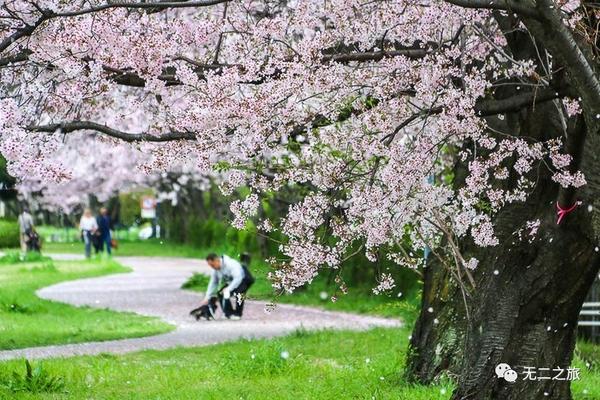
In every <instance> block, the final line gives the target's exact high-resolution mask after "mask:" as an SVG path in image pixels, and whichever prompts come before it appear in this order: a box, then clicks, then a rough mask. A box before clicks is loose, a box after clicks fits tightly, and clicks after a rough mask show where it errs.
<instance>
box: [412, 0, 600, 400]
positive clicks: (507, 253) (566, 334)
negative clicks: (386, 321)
mask: <svg viewBox="0 0 600 400" xmlns="http://www.w3.org/2000/svg"><path fill="white" fill-rule="evenodd" d="M536 4H537V10H536V11H537V12H538V13H539V14H538V16H539V18H536V19H533V18H531V19H530V18H524V20H523V22H524V23H525V25H526V26H527V28H528V32H526V31H524V30H522V29H520V28H519V27H518V24H519V23H520V22H519V20H518V19H517V18H516V16H515V15H513V14H510V13H509V14H508V16H502V15H501V14H500V13H496V14H495V15H496V20H497V22H498V24H499V25H500V26H501V27H502V29H503V30H504V31H505V32H506V33H505V36H506V39H507V42H508V46H509V48H510V51H511V53H512V55H513V57H514V58H515V59H527V58H532V59H536V58H538V57H537V56H536V55H537V54H543V51H544V49H546V50H548V51H549V52H550V54H552V55H553V56H554V58H555V59H554V60H553V64H554V65H551V66H550V65H545V66H544V67H545V69H548V70H553V71H554V73H553V74H552V78H551V79H552V81H551V83H550V84H551V86H552V87H554V88H555V89H556V90H557V91H563V90H565V91H567V92H568V93H569V95H571V96H572V97H579V98H580V100H582V106H583V110H584V111H583V117H580V118H578V119H577V120H576V121H574V120H573V119H571V120H570V121H567V120H568V118H567V117H566V116H565V114H564V111H563V110H562V109H561V106H560V105H559V103H558V102H548V103H544V104H538V105H535V106H534V107H529V108H527V109H523V110H521V111H519V112H517V113H513V114H510V115H508V116H507V121H506V126H504V127H499V130H501V131H503V132H510V133H511V134H516V135H517V136H526V137H528V138H531V139H535V140H548V139H550V138H556V137H560V138H566V147H567V149H566V150H567V152H568V153H569V154H571V155H572V156H573V157H574V160H575V163H574V165H573V166H572V168H573V169H577V168H579V169H580V170H581V171H582V172H583V173H584V174H585V176H586V179H587V181H588V185H586V186H585V187H584V188H582V189H581V190H579V191H577V192H575V191H574V190H563V189H559V187H558V185H557V184H556V183H555V182H553V181H552V180H551V179H550V174H549V173H548V172H547V171H544V169H540V172H539V173H540V175H539V177H538V181H537V185H536V188H535V190H534V192H533V193H532V195H531V196H530V197H529V199H528V200H527V202H526V203H523V204H514V205H511V206H509V207H506V208H505V209H503V210H501V212H500V213H499V214H498V215H497V216H496V218H495V221H494V223H495V226H496V227H497V232H498V237H499V239H500V244H499V245H498V246H496V247H493V248H487V249H480V248H477V247H476V246H475V245H474V244H473V243H471V242H469V241H468V240H465V241H463V242H461V243H460V249H461V252H462V253H463V254H464V255H465V258H466V259H469V258H470V257H472V256H474V257H476V258H478V259H479V260H480V262H479V266H478V267H477V270H476V271H475V273H474V278H475V286H476V287H475V289H472V290H469V292H468V293H467V304H468V313H467V308H466V307H465V304H464V303H465V302H464V301H463V293H462V291H461V290H460V289H459V287H458V286H457V284H456V282H454V281H453V280H452V278H451V276H450V274H449V272H448V271H446V270H445V269H444V268H443V267H442V265H441V263H438V262H435V261H434V262H433V263H431V264H430V265H429V266H428V267H427V268H426V269H425V271H424V290H423V297H422V305H421V312H420V315H419V319H418V321H417V323H416V326H415V329H414V332H413V336H412V339H411V343H410V348H409V357H408V363H407V375H408V377H409V378H411V379H414V380H417V381H420V382H424V383H429V382H431V381H433V380H435V379H436V378H437V377H439V376H440V375H442V374H443V373H447V374H449V375H450V376H454V377H455V378H457V379H456V380H457V389H456V390H455V392H454V393H453V396H452V398H453V400H459V399H460V400H467V399H494V400H495V399H500V400H517V399H519V400H521V399H528V400H537V399H556V400H559V399H560V400H567V399H570V398H571V393H570V382H569V381H566V380H541V381H528V380H523V375H522V374H521V375H519V379H518V380H517V381H516V382H515V383H509V382H507V381H505V380H504V379H499V378H497V377H496V374H495V371H494V370H495V367H496V365H497V364H499V363H507V364H509V365H511V366H512V367H513V369H515V370H516V371H517V372H519V373H521V372H522V370H523V367H535V368H550V369H552V368H557V367H558V368H567V367H569V366H570V365H571V361H572V356H573V349H574V345H575V339H576V325H577V319H578V315H579V310H580V308H581V305H582V303H583V301H584V298H585V295H586V294H587V292H588V291H589V288H590V286H591V284H592V282H593V280H594V278H595V276H596V274H597V273H598V270H599V267H600V252H598V247H597V246H599V245H598V243H599V239H600V238H599V236H600V213H599V212H598V211H597V210H598V209H599V207H600V196H599V195H600V175H599V172H600V151H599V150H600V138H599V135H598V130H599V128H598V125H599V123H598V121H597V119H598V117H597V115H600V113H599V112H600V100H599V99H600V90H598V88H599V87H600V86H599V85H598V79H597V73H596V72H594V70H597V69H598V66H597V63H596V62H595V61H593V60H594V59H593V57H591V55H590V54H591V52H590V51H589V48H588V44H587V43H584V41H583V40H582V38H578V37H576V36H573V35H571V34H570V33H569V32H568V31H567V30H565V29H564V28H563V26H562V22H561V21H560V19H559V18H558V17H557V14H556V13H555V11H553V8H552V7H550V6H551V5H552V3H550V2H548V1H546V0H540V1H539V2H537V3H536ZM561 66H563V68H561ZM540 72H541V74H540V75H543V71H540ZM504 95H506V93H503V92H502V91H497V92H495V93H494V96H495V97H496V98H502V97H503V96H504ZM462 169H464V166H463V165H457V174H456V176H457V177H458V178H459V179H460V176H461V170H462ZM513 183H514V182H513ZM575 201H581V202H582V205H581V206H580V207H578V208H577V209H576V210H575V211H574V212H572V213H570V214H569V215H568V216H567V217H566V218H565V219H564V221H563V222H562V223H561V224H560V225H557V223H556V222H557V215H556V204H557V202H558V203H559V204H560V205H561V206H562V207H569V206H571V205H572V204H574V202H575ZM537 219H539V220H540V221H541V224H540V228H539V234H538V236H537V237H535V239H533V240H531V241H530V240H529V238H528V237H525V238H522V239H519V238H518V237H517V235H515V232H516V231H518V229H519V228H521V227H522V226H523V224H524V223H525V221H531V220H537Z"/></svg>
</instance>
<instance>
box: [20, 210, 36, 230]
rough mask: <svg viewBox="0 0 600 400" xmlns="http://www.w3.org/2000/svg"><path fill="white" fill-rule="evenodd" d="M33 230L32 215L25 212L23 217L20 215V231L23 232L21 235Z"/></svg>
mask: <svg viewBox="0 0 600 400" xmlns="http://www.w3.org/2000/svg"><path fill="white" fill-rule="evenodd" d="M31 228H33V217H32V216H31V214H29V213H28V212H26V211H24V212H23V213H22V214H21V215H19V229H20V230H21V233H25V232H27V230H28V229H31Z"/></svg>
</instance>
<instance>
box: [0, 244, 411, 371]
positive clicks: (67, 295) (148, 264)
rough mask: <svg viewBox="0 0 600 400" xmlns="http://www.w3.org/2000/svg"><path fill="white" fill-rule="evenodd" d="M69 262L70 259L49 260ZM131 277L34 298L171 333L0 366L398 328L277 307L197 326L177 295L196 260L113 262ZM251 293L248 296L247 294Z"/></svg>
mask: <svg viewBox="0 0 600 400" xmlns="http://www.w3.org/2000/svg"><path fill="white" fill-rule="evenodd" d="M54 258H55V259H74V258H77V257H74V256H72V255H71V256H68V255H64V256H54ZM117 260H118V261H119V262H120V263H121V264H123V265H125V266H127V267H130V268H131V269H132V270H133V271H132V272H131V273H126V274H116V275H108V276H104V277H99V278H91V279H80V280H76V281H68V282H63V283H59V284H57V285H53V286H49V287H46V288H43V289H41V290H39V291H38V292H37V294H38V296H40V297H42V298H44V299H49V300H56V301H61V302H65V303H69V304H73V305H88V306H92V307H98V308H110V309H113V310H119V311H133V312H135V313H138V314H143V315H149V316H154V317H159V318H162V319H163V320H165V321H167V322H169V323H171V324H173V325H175V326H176V329H175V330H174V331H172V332H169V333H166V334H161V335H156V336H150V337H144V338H136V339H123V340H110V341H105V342H89V343H80V344H67V345H56V346H44V347H31V348H26V349H18V350H7V351H0V360H8V359H15V358H28V359H39V358H49V357H68V356H74V355H91V354H99V353H113V354H122V353H127V352H132V351H139V350H145V349H167V348H173V347H179V346H184V347H191V346H202V345H209V344H215V343H221V342H225V341H231V340H236V339H240V338H268V337H273V336H281V335H285V334H287V333H290V332H292V331H294V330H296V329H298V328H300V327H304V328H305V329H323V328H334V329H356V330H363V329H369V328H372V327H375V326H386V327H392V326H400V325H401V322H400V321H399V320H393V319H386V318H378V317H371V316H363V315H354V314H349V313H341V312H330V311H322V310H319V309H316V308H311V307H300V306H292V305H285V304H279V305H277V307H276V309H275V310H274V311H272V312H270V313H267V312H266V311H265V305H266V302H262V301H247V302H246V305H245V308H244V318H243V319H242V320H241V321H229V320H226V319H224V320H221V319H217V320H215V321H200V322H196V320H194V319H193V318H192V317H191V316H189V315H188V312H189V311H190V310H191V309H192V308H194V307H196V306H197V304H198V302H199V301H200V300H201V295H200V294H198V293H194V292H190V291H186V290H182V289H180V287H181V284H182V283H183V282H185V281H186V280H187V279H188V278H189V277H190V276H191V275H192V274H193V273H194V272H201V273H208V272H209V270H210V268H209V267H208V265H207V264H206V263H205V262H203V261H200V260H193V259H185V258H161V257H118V258H117ZM251 291H252V290H250V293H251Z"/></svg>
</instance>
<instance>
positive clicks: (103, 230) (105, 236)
mask: <svg viewBox="0 0 600 400" xmlns="http://www.w3.org/2000/svg"><path fill="white" fill-rule="evenodd" d="M97 222H98V229H99V231H100V242H101V246H102V245H104V246H106V253H107V254H108V255H110V254H111V249H112V238H111V236H110V229H111V227H112V221H111V219H110V215H108V209H107V208H106V207H102V208H101V209H100V215H99V216H98V221H97Z"/></svg>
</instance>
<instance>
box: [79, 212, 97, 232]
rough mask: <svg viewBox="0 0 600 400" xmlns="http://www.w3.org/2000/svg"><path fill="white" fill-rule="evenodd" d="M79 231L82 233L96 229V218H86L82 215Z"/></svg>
mask: <svg viewBox="0 0 600 400" xmlns="http://www.w3.org/2000/svg"><path fill="white" fill-rule="evenodd" d="M79 229H81V230H82V231H94V230H96V229H98V223H97V222H96V218H94V217H86V216H85V215H84V216H83V217H81V220H80V221H79Z"/></svg>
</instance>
